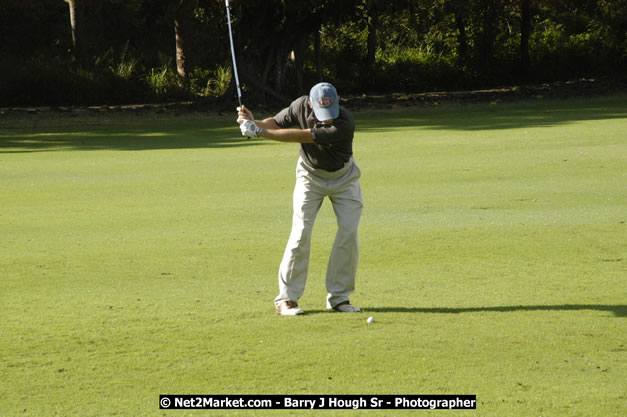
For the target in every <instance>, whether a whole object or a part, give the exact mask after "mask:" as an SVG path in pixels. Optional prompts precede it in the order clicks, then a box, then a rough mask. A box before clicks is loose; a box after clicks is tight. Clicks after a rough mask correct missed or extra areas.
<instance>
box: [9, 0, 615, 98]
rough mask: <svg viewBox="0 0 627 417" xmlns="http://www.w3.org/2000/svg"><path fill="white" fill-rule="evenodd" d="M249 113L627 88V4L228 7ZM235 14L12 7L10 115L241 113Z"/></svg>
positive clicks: (404, 2)
mask: <svg viewBox="0 0 627 417" xmlns="http://www.w3.org/2000/svg"><path fill="white" fill-rule="evenodd" d="M230 5H231V15H232V19H233V22H232V23H233V33H234V40H235V50H236V54H237V60H238V69H239V70H240V78H241V83H242V85H243V87H244V94H245V95H246V96H247V99H249V100H252V101H258V102H265V101H269V100H280V101H285V100H287V98H288V97H291V96H294V95H297V94H302V93H306V92H307V90H308V88H309V87H310V85H312V84H313V83H315V82H317V81H319V80H322V79H324V80H328V81H331V82H333V83H334V84H336V86H337V87H338V89H340V91H342V92H343V93H344V94H347V93H348V94H369V93H386V92H421V91H431V90H450V89H466V88H477V87H490V86H496V85H505V84H524V83H531V82H546V81H554V80H565V79H570V78H574V77H585V76H599V75H608V74H609V75H611V74H624V73H625V70H626V69H627V38H626V35H625V34H626V33H627V0H394V1H387V0H298V1H296V0H231V1H230ZM226 22H227V21H226V7H225V1H224V0H2V1H1V2H0V57H1V58H0V106H11V105H68V104H107V103H108V104H116V103H131V102H132V103H136V102H144V101H163V100H171V99H207V100H211V99H215V100H220V99H232V97H233V96H234V82H233V77H232V71H231V63H230V62H231V58H230V47H229V39H228V28H227V23H226Z"/></svg>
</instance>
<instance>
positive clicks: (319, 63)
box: [314, 27, 323, 81]
mask: <svg viewBox="0 0 627 417" xmlns="http://www.w3.org/2000/svg"><path fill="white" fill-rule="evenodd" d="M321 30H322V27H319V28H318V29H317V30H315V31H314V55H315V56H316V73H317V74H318V81H322V75H323V74H322V47H321V46H320V36H321V34H320V31H321Z"/></svg>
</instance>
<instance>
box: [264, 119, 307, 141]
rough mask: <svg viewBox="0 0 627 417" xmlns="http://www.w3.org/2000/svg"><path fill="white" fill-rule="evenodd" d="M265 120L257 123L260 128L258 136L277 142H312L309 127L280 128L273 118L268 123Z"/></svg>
mask: <svg viewBox="0 0 627 417" xmlns="http://www.w3.org/2000/svg"><path fill="white" fill-rule="evenodd" d="M267 120H268V119H266V120H263V121H262V122H261V124H259V123H257V126H259V127H260V128H261V134H260V136H262V137H264V138H266V139H272V140H276V141H279V142H296V143H314V140H313V136H312V135H311V129H282V128H281V127H279V126H278V125H277V124H276V122H275V121H274V119H272V122H269V123H266V121H267Z"/></svg>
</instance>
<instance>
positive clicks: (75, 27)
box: [65, 0, 84, 64]
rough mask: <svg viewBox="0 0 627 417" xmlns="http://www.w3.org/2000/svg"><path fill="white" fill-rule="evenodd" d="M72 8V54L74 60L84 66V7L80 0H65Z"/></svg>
mask: <svg viewBox="0 0 627 417" xmlns="http://www.w3.org/2000/svg"><path fill="white" fill-rule="evenodd" d="M65 2H66V3H67V4H68V6H69V8H70V28H71V30H72V54H73V55H74V59H75V60H76V61H77V62H79V63H81V64H83V63H84V56H83V50H82V41H83V37H82V36H81V32H82V25H83V6H82V3H81V2H80V1H79V0H65Z"/></svg>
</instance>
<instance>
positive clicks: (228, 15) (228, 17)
mask: <svg viewBox="0 0 627 417" xmlns="http://www.w3.org/2000/svg"><path fill="white" fill-rule="evenodd" d="M226 19H227V21H228V23H229V40H230V41H231V57H232V58H233V74H235V86H236V87H237V101H238V102H239V106H240V107H242V90H241V88H240V86H239V77H238V75H237V63H236V62H235V47H234V46H233V31H232V30H231V11H230V9H229V0H226Z"/></svg>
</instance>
